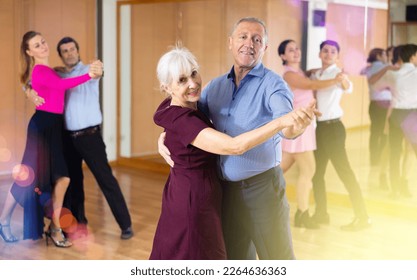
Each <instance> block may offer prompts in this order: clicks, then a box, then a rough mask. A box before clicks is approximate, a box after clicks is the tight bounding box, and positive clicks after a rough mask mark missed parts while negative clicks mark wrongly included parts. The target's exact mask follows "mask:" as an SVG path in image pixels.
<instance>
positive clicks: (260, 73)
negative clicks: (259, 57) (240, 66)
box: [227, 62, 265, 80]
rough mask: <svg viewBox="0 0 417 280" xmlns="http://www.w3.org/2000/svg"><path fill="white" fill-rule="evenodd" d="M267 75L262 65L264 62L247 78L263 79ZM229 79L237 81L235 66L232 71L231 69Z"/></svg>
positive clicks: (251, 71) (252, 70) (254, 68)
mask: <svg viewBox="0 0 417 280" xmlns="http://www.w3.org/2000/svg"><path fill="white" fill-rule="evenodd" d="M264 73H265V67H264V65H263V64H262V62H260V63H258V64H257V65H256V66H255V67H253V68H252V69H251V70H250V71H249V73H248V74H246V76H248V75H250V76H257V77H262V76H263V75H264ZM227 78H228V79H232V80H235V66H232V69H230V72H229V74H227Z"/></svg>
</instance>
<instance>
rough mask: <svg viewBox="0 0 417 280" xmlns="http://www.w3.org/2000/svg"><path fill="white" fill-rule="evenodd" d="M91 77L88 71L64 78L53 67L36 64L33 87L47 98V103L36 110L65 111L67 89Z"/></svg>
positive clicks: (41, 95) (57, 112)
mask: <svg viewBox="0 0 417 280" xmlns="http://www.w3.org/2000/svg"><path fill="white" fill-rule="evenodd" d="M90 79H91V78H90V76H89V75H88V73H87V74H84V75H81V76H77V77H74V78H65V79H63V78H61V77H59V76H58V74H56V73H55V71H54V70H53V69H52V68H50V67H48V66H46V65H41V64H37V65H35V67H33V71H32V88H33V89H34V90H35V91H36V92H37V93H38V95H39V96H40V97H42V98H44V99H45V103H44V104H43V105H41V106H39V107H37V108H36V110H41V111H46V112H50V113H55V114H62V113H63V112H64V101H65V90H67V89H69V88H73V87H76V86H78V85H80V84H82V83H85V82H87V81H88V80H90Z"/></svg>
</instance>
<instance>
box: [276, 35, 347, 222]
mask: <svg viewBox="0 0 417 280" xmlns="http://www.w3.org/2000/svg"><path fill="white" fill-rule="evenodd" d="M278 55H279V56H280V57H281V59H282V64H283V65H284V68H285V72H284V74H283V78H284V80H285V81H286V82H287V83H288V85H289V86H290V88H291V90H292V92H293V93H294V101H293V102H294V109H295V108H299V107H304V106H305V105H306V104H309V103H310V102H311V100H313V99H314V94H313V90H315V89H321V88H326V87H329V86H332V85H335V84H337V83H338V82H339V79H340V78H339V77H337V78H335V79H332V80H325V81H318V80H310V79H309V78H307V77H306V76H305V74H304V72H303V70H301V67H300V63H301V50H300V49H299V48H298V46H297V44H296V43H295V41H294V40H285V41H283V42H281V44H280V45H279V47H278ZM315 149H316V134H315V122H314V123H312V124H311V125H310V126H309V127H307V129H306V130H305V131H304V133H303V134H302V135H300V136H299V137H297V138H296V139H293V140H291V139H283V140H282V161H281V168H282V170H283V171H284V172H285V171H287V170H288V169H289V168H290V167H291V166H292V165H293V164H294V163H297V165H298V168H299V172H298V174H299V175H298V178H297V182H296V197H297V204H298V209H297V212H296V214H295V219H294V225H295V226H296V227H305V228H311V229H316V228H318V227H319V226H318V224H316V223H314V222H313V221H312V220H311V219H310V215H309V213H308V206H309V198H310V190H311V188H312V187H313V183H312V178H313V175H314V171H315V162H314V153H313V151H314V150H315Z"/></svg>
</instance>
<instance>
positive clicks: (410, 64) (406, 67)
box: [401, 62, 416, 70]
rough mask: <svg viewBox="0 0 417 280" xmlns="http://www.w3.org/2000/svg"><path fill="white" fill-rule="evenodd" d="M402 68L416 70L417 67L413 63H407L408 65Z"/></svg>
mask: <svg viewBox="0 0 417 280" xmlns="http://www.w3.org/2000/svg"><path fill="white" fill-rule="evenodd" d="M401 68H403V69H410V70H411V69H415V68H416V67H415V66H414V64H413V63H411V62H406V63H403V65H401Z"/></svg>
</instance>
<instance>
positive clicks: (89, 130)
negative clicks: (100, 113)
mask: <svg viewBox="0 0 417 280" xmlns="http://www.w3.org/2000/svg"><path fill="white" fill-rule="evenodd" d="M99 131H100V126H99V125H96V126H90V127H87V128H84V129H81V130H76V131H69V135H70V136H71V137H72V138H77V137H80V136H84V135H92V134H94V133H97V132H99Z"/></svg>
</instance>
